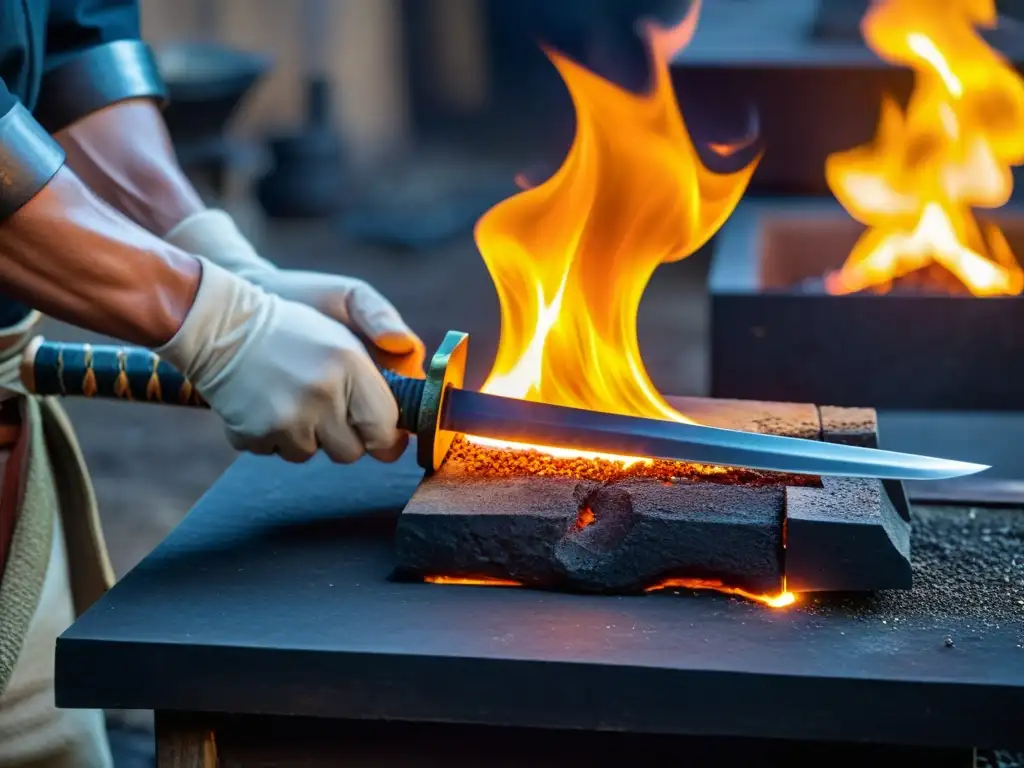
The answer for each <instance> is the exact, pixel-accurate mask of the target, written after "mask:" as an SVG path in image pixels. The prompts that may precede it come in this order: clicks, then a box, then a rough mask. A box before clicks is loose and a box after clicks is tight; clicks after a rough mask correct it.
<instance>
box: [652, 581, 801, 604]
mask: <svg viewBox="0 0 1024 768" xmlns="http://www.w3.org/2000/svg"><path fill="white" fill-rule="evenodd" d="M663 589H698V590H712V591H714V592H721V593H723V594H726V595H735V596H737V597H742V598H744V599H746V600H753V601H754V602H757V603H761V604H762V605H767V606H768V607H770V608H785V607H787V606H790V605H793V604H794V603H795V602H796V595H794V594H793V593H792V592H786V591H782V592H780V593H779V594H777V595H759V594H756V593H754V592H747V591H746V590H743V589H738V588H736V587H730V586H727V585H725V584H723V583H722V582H720V581H717V580H715V579H664V580H663V581H659V582H658V583H657V584H654V585H652V586H650V587H648V588H647V589H645V590H644V591H645V592H657V591H660V590H663Z"/></svg>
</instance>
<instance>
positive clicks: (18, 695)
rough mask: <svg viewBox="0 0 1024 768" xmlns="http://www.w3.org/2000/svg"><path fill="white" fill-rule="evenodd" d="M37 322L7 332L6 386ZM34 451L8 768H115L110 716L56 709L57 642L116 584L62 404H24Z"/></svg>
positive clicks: (7, 715) (1, 352) (10, 594)
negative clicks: (108, 737) (108, 724)
mask: <svg viewBox="0 0 1024 768" xmlns="http://www.w3.org/2000/svg"><path fill="white" fill-rule="evenodd" d="M38 319H39V318H38V315H36V314H33V315H32V316H31V317H29V318H28V319H26V320H25V322H23V323H22V324H20V325H19V326H17V327H15V328H9V329H4V330H3V331H0V385H2V384H4V383H8V382H12V381H15V380H16V379H17V375H18V371H17V368H18V359H19V357H20V353H21V350H22V349H23V348H24V345H25V344H26V343H27V341H28V339H29V338H30V336H31V334H32V330H33V328H34V326H35V325H36V323H37V321H38ZM19 400H20V406H21V414H22V420H21V423H22V426H21V429H22V432H23V434H24V439H26V440H27V441H28V442H27V445H26V449H27V452H26V454H25V457H24V459H23V462H22V477H21V483H22V489H21V503H20V506H19V509H18V518H17V522H16V523H15V527H14V536H13V541H12V542H11V547H10V551H9V552H8V555H7V560H6V566H5V569H4V572H3V577H2V580H0V768H13V767H14V766H18V768H30V767H31V768H109V767H110V766H111V765H112V762H111V758H110V749H109V747H108V745H107V740H106V732H105V728H104V721H103V714H102V713H101V712H98V711H91V710H58V709H56V708H55V707H54V703H53V702H54V699H53V692H54V688H53V679H54V663H53V662H54V644H55V642H56V639H57V636H58V635H59V634H60V633H61V632H63V631H64V630H65V629H67V627H68V626H70V624H71V622H72V621H73V620H74V618H75V616H78V615H81V613H82V612H83V611H85V610H86V609H87V608H88V607H89V606H90V605H92V604H93V603H94V602H95V601H96V600H97V599H99V597H100V596H101V595H102V594H103V593H104V592H105V591H106V590H107V589H109V587H110V586H111V585H112V584H113V581H114V574H113V569H112V568H111V566H110V561H109V559H108V557H107V551H106V546H105V544H104V541H103V533H102V529H101V527H100V520H99V511H98V507H97V504H96V495H95V493H94V491H93V488H92V483H91V482H90V480H89V475H88V471H87V469H86V466H85V461H84V459H83V457H82V452H81V449H80V448H79V446H78V441H77V440H76V439H75V435H74V431H73V430H72V427H71V423H70V421H69V420H68V417H67V415H66V414H65V412H64V410H63V409H62V408H61V407H60V405H59V404H58V403H57V401H56V400H55V399H53V398H29V397H25V398H19Z"/></svg>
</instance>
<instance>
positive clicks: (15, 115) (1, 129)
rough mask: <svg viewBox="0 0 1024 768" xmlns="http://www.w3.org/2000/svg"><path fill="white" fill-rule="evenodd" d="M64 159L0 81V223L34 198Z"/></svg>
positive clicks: (54, 142)
mask: <svg viewBox="0 0 1024 768" xmlns="http://www.w3.org/2000/svg"><path fill="white" fill-rule="evenodd" d="M65 157H66V156H65V154H64V150H63V149H61V146H60V144H58V143H57V142H56V141H54V140H53V138H52V137H51V136H50V134H49V133H47V132H46V130H45V129H44V128H43V126H41V125H40V124H39V123H38V121H37V120H36V119H35V118H34V117H32V113H31V112H29V111H28V109H26V108H25V105H23V104H22V103H21V102H20V101H18V99H16V98H15V97H14V96H12V95H11V93H10V92H9V91H8V90H7V86H6V85H4V82H3V80H0V221H3V220H4V219H6V218H7V217H8V216H10V215H11V214H13V213H14V212H15V211H17V210H18V209H19V208H21V206H23V205H24V204H25V203H27V202H28V201H29V200H31V199H32V198H33V197H35V195H36V193H37V192H39V190H41V189H42V188H43V187H45V186H46V183H47V182H48V181H49V180H50V179H51V178H53V175H54V174H55V173H57V171H59V170H60V168H61V166H62V165H64V160H65Z"/></svg>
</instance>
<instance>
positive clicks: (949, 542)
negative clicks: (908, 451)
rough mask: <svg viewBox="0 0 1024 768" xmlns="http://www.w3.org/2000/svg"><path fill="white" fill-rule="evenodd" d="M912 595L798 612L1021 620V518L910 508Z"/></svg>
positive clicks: (832, 600) (819, 601)
mask: <svg viewBox="0 0 1024 768" xmlns="http://www.w3.org/2000/svg"><path fill="white" fill-rule="evenodd" d="M912 525H913V528H912V535H911V536H912V537H911V560H912V566H913V572H914V588H913V589H912V590H907V591H901V590H894V591H889V592H879V593H876V594H872V595H867V596H857V597H823V596H822V597H818V598H816V599H815V600H814V601H813V602H810V603H808V604H807V607H806V609H805V610H807V611H809V612H810V613H813V614H830V613H832V614H834V613H842V614H844V615H852V616H857V617H865V618H868V617H879V618H886V619H896V620H898V619H902V618H926V619H940V620H941V619H946V618H966V619H976V620H980V621H982V622H990V623H994V624H995V623H1003V622H1007V621H1010V622H1016V623H1019V622H1021V621H1022V620H1024V512H1021V511H1020V510H1012V509H1011V510H1004V509H965V508H947V507H926V508H918V509H916V510H914V514H913V524H912Z"/></svg>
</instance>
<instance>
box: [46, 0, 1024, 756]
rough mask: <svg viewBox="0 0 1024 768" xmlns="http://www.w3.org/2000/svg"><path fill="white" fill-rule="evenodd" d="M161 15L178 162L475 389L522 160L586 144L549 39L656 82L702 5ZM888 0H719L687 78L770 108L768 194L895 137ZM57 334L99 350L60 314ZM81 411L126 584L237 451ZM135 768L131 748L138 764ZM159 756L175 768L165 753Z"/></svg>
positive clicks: (174, 421)
mask: <svg viewBox="0 0 1024 768" xmlns="http://www.w3.org/2000/svg"><path fill="white" fill-rule="evenodd" d="M141 5H142V18H143V29H144V33H145V36H146V37H147V39H148V40H149V41H150V42H152V43H153V44H154V45H155V46H156V48H157V50H158V52H159V56H160V64H161V68H162V69H163V71H164V75H165V77H166V79H167V80H168V81H169V84H170V88H171V99H172V103H171V105H170V107H169V109H168V111H167V119H168V122H169V124H170V126H171V130H172V134H173V137H174V140H175V144H176V147H177V150H178V154H179V156H180V158H181V160H182V163H183V164H184V165H185V166H186V168H187V169H188V170H189V172H190V174H191V175H192V176H193V178H194V179H195V181H196V183H197V185H199V187H200V189H201V190H202V191H203V193H204V194H205V195H206V196H207V197H208V199H209V201H210V203H211V204H215V205H219V206H222V207H224V208H226V209H227V210H229V211H230V212H232V213H233V214H234V215H235V216H236V218H237V220H238V221H239V223H240V225H241V226H242V228H243V230H245V231H246V233H247V234H248V235H249V236H250V237H251V238H252V239H253V240H254V242H255V243H256V244H257V245H258V247H259V248H260V249H261V251H262V253H263V255H265V256H266V257H267V258H270V259H272V260H273V261H275V262H277V263H278V264H279V265H280V266H282V267H302V268H311V269H317V270H323V271H333V272H339V273H343V274H350V275H355V276H358V277H362V278H365V279H367V280H368V281H370V282H371V283H372V284H374V285H375V286H377V287H378V288H379V289H380V290H381V291H382V292H383V293H384V294H385V295H387V296H388V297H390V298H391V299H392V301H393V302H394V303H395V304H396V305H397V306H398V308H399V309H400V310H401V311H402V313H403V314H404V315H405V317H406V319H407V320H408V321H409V322H410V324H411V325H412V326H413V327H414V328H415V329H416V330H417V331H418V332H419V333H420V334H421V335H422V337H423V339H424V341H425V342H426V344H427V347H428V349H432V348H433V347H434V346H436V344H437V343H438V342H439V341H440V339H441V337H442V336H443V334H444V332H445V331H446V330H448V329H450V328H457V329H460V330H464V331H468V332H470V333H471V334H472V337H473V338H472V342H473V343H472V352H471V355H470V358H471V362H470V383H471V384H479V383H480V382H481V381H482V379H483V377H484V375H485V374H486V373H487V371H488V370H489V367H490V364H491V360H492V357H493V353H494V350H495V348H496V342H497V337H498V306H497V301H496V298H495V295H494V291H493V288H492V285H491V281H490V278H489V276H488V274H487V272H486V270H485V268H484V265H483V262H482V260H481V258H480V256H479V254H478V252H477V250H476V248H475V245H474V243H473V239H472V226H473V223H474V222H475V220H476V219H477V217H478V216H480V214H482V213H483V212H484V211H486V210H487V209H488V208H489V207H490V206H491V205H493V204H494V203H496V202H497V201H499V200H501V199H503V198H504V197H507V196H508V195H510V194H512V193H514V192H515V191H516V187H515V184H514V181H513V179H514V177H515V175H516V174H517V173H524V174H525V175H526V176H527V177H528V178H530V179H531V180H534V181H537V180H542V179H543V178H544V177H545V176H546V175H548V174H550V173H551V172H553V171H554V170H555V169H556V168H557V167H558V165H559V163H560V161H561V159H562V157H563V156H564V154H565V152H566V150H567V149H568V146H569V143H570V141H571V139H572V133H573V127H574V126H573V114H572V108H571V104H570V102H569V98H568V94H567V92H566V90H565V88H564V86H563V85H562V83H561V81H560V79H559V77H558V75H557V73H556V72H555V70H554V68H553V67H552V66H551V65H550V63H549V62H548V60H547V59H546V58H545V56H544V55H543V53H542V51H541V49H540V47H539V45H538V44H539V43H542V42H543V43H546V44H548V45H551V46H553V47H555V48H558V49H560V50H561V51H563V52H564V53H566V54H568V55H569V56H571V57H572V58H574V59H576V60H578V61H580V62H581V63H583V64H584V65H586V66H587V67H589V68H590V69H592V70H594V71H596V72H598V73H599V74H601V75H602V76H604V77H606V78H608V79H610V80H613V81H614V82H617V83H619V84H621V85H622V86H624V87H627V88H631V89H640V88H642V87H643V86H644V84H645V83H646V81H647V77H648V68H647V60H646V55H645V51H644V47H643V44H642V42H641V39H640V38H639V36H638V35H637V34H636V22H637V20H638V19H639V18H641V17H653V18H655V19H658V20H660V21H662V22H664V23H671V22H674V21H677V20H679V19H680V18H681V17H682V16H683V14H684V13H685V11H686V10H687V7H688V5H689V2H688V0H289V1H288V2H283V1H282V0H173V1H172V0H142V2H141ZM867 5H868V0H705V2H704V8H703V12H702V16H701V21H700V23H699V25H698V28H697V33H696V37H695V39H694V40H693V42H692V44H691V45H690V46H689V48H688V49H686V50H685V51H683V52H682V53H681V54H680V55H679V57H678V59H677V61H676V62H674V68H673V79H674V83H675V85H676V90H677V94H678V96H679V100H680V105H681V108H682V111H683V114H684V116H685V118H686V120H687V123H688V126H689V128H690V131H691V134H693V136H694V138H695V140H697V142H698V143H699V142H703V141H710V140H715V141H722V142H728V141H731V140H735V139H739V138H742V137H744V136H746V135H747V134H748V133H749V131H750V128H751V120H752V116H754V115H756V121H755V127H757V128H758V129H759V130H760V133H761V136H762V144H763V145H764V146H767V147H768V149H769V152H768V155H767V156H766V158H765V160H764V161H763V162H762V164H761V167H760V168H759V171H758V173H757V175H756V176H755V183H754V187H753V191H754V193H777V192H780V191H785V192H793V191H796V192H799V193H821V192H823V191H825V190H824V185H823V179H822V178H821V174H822V171H821V169H822V164H823V161H824V157H825V156H826V155H827V153H828V152H830V151H834V150H836V149H843V148H847V147H850V146H853V145H855V144H859V143H861V142H863V141H865V140H866V139H867V138H868V137H870V136H871V134H872V132H873V129H874V125H875V121H876V119H877V105H878V101H879V96H880V91H881V90H882V89H887V90H892V91H894V92H895V93H896V94H897V95H898V94H900V93H904V94H905V92H906V91H907V88H908V85H909V80H908V78H907V77H906V76H905V74H906V73H892V72H890V71H888V70H886V69H884V68H882V67H881V66H880V65H879V63H878V62H877V61H875V60H874V59H873V58H872V57H871V56H869V55H868V53H867V51H866V50H865V49H864V47H863V45H862V43H861V42H860V39H859V33H858V20H859V18H860V16H861V15H862V14H863V12H864V10H865V8H866V7H867ZM1000 9H1001V12H1002V13H1003V15H1004V21H1003V23H1002V24H1001V31H1000V33H999V34H1002V35H1010V36H1011V37H1012V36H1014V35H1017V37H1018V38H1019V37H1020V35H1019V31H1020V23H1019V22H1018V21H1017V19H1019V18H1021V17H1024V2H1022V1H1021V0H1007V1H1006V2H1003V3H1001V4H1000ZM1018 60H1019V59H1018ZM706 268H707V254H706V253H698V254H696V255H694V256H692V257H691V258H688V259H685V260H683V261H681V262H677V263H675V264H671V265H667V266H664V267H662V268H661V269H660V270H659V271H658V272H657V273H656V275H655V277H654V279H653V281H652V283H651V285H650V286H649V288H648V291H647V293H646V294H645V298H644V302H643V306H642V308H641V314H640V318H639V326H640V342H641V349H642V352H643V357H644V360H645V362H646V364H647V367H648V370H649V372H650V374H651V376H652V378H653V380H654V382H655V384H656V385H657V386H658V388H659V389H660V390H661V391H662V392H665V393H668V394H681V395H683V394H701V393H703V392H704V391H705V380H706V374H705V371H706V362H705V336H706V332H705V331H706V318H705V307H706V303H705V292H706V289H705V277H706V274H705V273H706ZM43 332H44V333H45V334H46V335H47V336H48V337H49V338H54V339H69V340H93V341H96V340H98V339H97V338H96V337H90V336H89V335H88V334H85V333H83V332H81V331H79V330H77V329H73V328H67V327H63V326H60V325H59V324H56V323H53V322H48V323H47V327H46V328H45V329H44V331H43ZM68 405H69V409H70V411H71V413H72V417H73V419H74V421H75V422H76V424H77V426H78V429H79V435H80V438H81V441H82V443H83V447H84V449H85V453H86V457H87V460H88V463H89V465H90V467H91V469H92V471H93V473H94V480H95V483H96V487H97V491H98V494H99V499H100V503H101V507H102V511H103V517H104V523H105V529H106V533H107V537H108V541H109V546H110V551H111V555H112V558H113V562H114V565H115V568H116V570H117V572H118V575H119V576H120V575H123V574H124V573H126V572H127V571H128V570H129V569H131V568H132V567H133V566H134V565H135V564H136V563H137V562H138V561H139V560H140V559H141V558H142V557H144V556H145V555H146V554H147V553H148V552H149V551H150V550H151V549H152V548H153V547H154V546H155V545H156V544H158V543H159V542H160V540H161V539H162V538H163V537H164V536H165V535H166V534H167V533H168V532H169V531H170V530H171V528H173V527H174V526H175V525H176V524H177V523H178V522H179V521H180V520H181V518H182V516H183V515H184V514H185V513H186V512H187V510H188V509H189V507H190V506H191V505H192V504H193V503H194V502H195V501H196V499H197V498H198V497H199V496H200V495H201V494H202V493H203V492H204V491H205V490H206V488H207V487H209V485H210V484H211V483H212V482H213V481H214V480H215V479H216V478H217V476H218V475H219V474H220V473H221V472H222V471H223V470H224V469H225V468H226V467H227V466H228V464H229V463H230V462H231V461H232V460H233V459H234V458H235V454H234V452H233V451H232V449H231V448H230V447H229V446H228V445H227V443H226V441H225V440H224V438H223V436H222V433H221V429H220V426H219V424H218V423H217V422H216V420H215V419H214V417H213V416H211V415H210V414H208V413H194V412H182V411H178V410H175V409H172V408H163V407H156V406H144V405H138V406H132V405H126V404H119V403H114V404H110V403H106V404H104V403H92V402H81V401H79V402H70V403H69V404H68ZM124 717H125V718H126V722H129V721H130V722H132V723H135V724H136V725H137V724H138V722H139V721H137V720H131V718H130V716H129V715H125V716H124ZM142 722H143V725H144V721H142ZM141 744H142V747H141V749H143V751H145V750H146V749H147V746H146V741H145V740H143V741H142V742H141ZM124 749H129V747H124ZM148 749H149V750H150V751H151V743H150V746H149V747H148ZM129 759H130V757H128V756H126V753H122V756H121V758H120V765H122V766H128V765H131V764H133V763H130V762H128V760H129ZM140 760H141V762H139V763H138V764H139V765H144V764H151V754H150V755H149V756H146V755H143V756H142V757H140Z"/></svg>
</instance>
